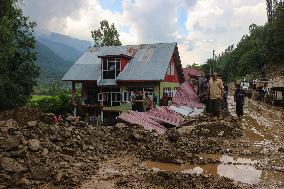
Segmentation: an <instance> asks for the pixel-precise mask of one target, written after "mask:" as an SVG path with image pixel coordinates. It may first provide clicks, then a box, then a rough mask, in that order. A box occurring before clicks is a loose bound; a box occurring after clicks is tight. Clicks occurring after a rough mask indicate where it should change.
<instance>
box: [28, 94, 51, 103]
mask: <svg viewBox="0 0 284 189" xmlns="http://www.w3.org/2000/svg"><path fill="white" fill-rule="evenodd" d="M49 97H51V96H50V95H33V96H32V99H31V101H33V102H35V101H38V100H41V99H43V98H49Z"/></svg>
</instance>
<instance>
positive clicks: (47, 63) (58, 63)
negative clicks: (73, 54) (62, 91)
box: [35, 41, 74, 82]
mask: <svg viewBox="0 0 284 189" xmlns="http://www.w3.org/2000/svg"><path fill="white" fill-rule="evenodd" d="M35 50H36V52H37V61H36V64H37V65H38V66H39V67H40V73H41V75H40V77H39V79H40V81H41V82H46V81H47V82H48V81H50V80H60V79H61V78H62V76H63V75H64V74H65V73H66V72H67V71H68V69H69V68H70V67H71V66H72V64H73V63H74V62H72V61H67V60H64V59H62V58H61V57H59V56H58V55H57V54H55V53H54V52H53V51H52V50H50V49H49V48H48V47H46V46H45V45H43V44H41V43H40V42H38V41H37V42H36V48H35Z"/></svg>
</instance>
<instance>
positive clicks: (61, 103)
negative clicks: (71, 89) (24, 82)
mask: <svg viewBox="0 0 284 189" xmlns="http://www.w3.org/2000/svg"><path fill="white" fill-rule="evenodd" d="M30 105H31V106H33V107H37V108H39V109H40V110H41V111H43V112H45V113H54V114H66V113H71V112H72V100H71V96H69V95H66V94H60V95H58V96H53V97H45V98H42V99H40V100H38V101H32V102H31V104H30Z"/></svg>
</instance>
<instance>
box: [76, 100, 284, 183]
mask: <svg viewBox="0 0 284 189" xmlns="http://www.w3.org/2000/svg"><path fill="white" fill-rule="evenodd" d="M234 109H235V106H234V102H233V98H232V97H230V98H229V112H230V114H231V115H233V116H235V110H234ZM283 116H284V110H283V109H281V108H279V107H272V106H269V105H266V104H262V103H259V102H255V101H253V100H250V99H247V100H246V105H245V116H244V117H243V119H242V120H240V121H238V122H239V124H240V125H241V129H242V136H240V137H239V136H238V137H235V138H234V137H233V138H231V137H229V138H226V137H225V138H222V137H221V135H222V134H224V133H226V132H228V131H225V132H224V133H222V131H221V132H220V131H219V130H218V129H215V131H216V133H217V134H218V135H219V136H218V137H219V138H218V139H216V138H215V139H214V140H216V141H217V143H218V144H220V148H221V150H215V153H214V150H212V152H213V153H212V152H210V150H208V149H207V150H206V149H205V150H204V149H203V150H200V151H198V150H197V151H196V153H193V154H192V155H194V156H196V157H197V158H198V159H199V160H200V161H196V162H190V163H188V162H187V163H183V162H182V161H181V162H180V163H179V164H177V163H166V162H161V161H153V160H145V159H139V158H135V157H132V156H129V155H125V156H123V157H119V158H114V159H112V160H109V161H106V162H102V163H101V164H100V171H99V173H98V174H96V175H94V177H93V178H92V179H91V180H90V181H88V182H85V183H84V184H83V185H82V186H81V188H116V187H117V185H116V183H120V182H121V179H122V180H123V179H124V180H123V183H124V184H125V185H121V186H119V188H128V187H130V188H140V187H141V188H148V187H149V188H151V187H153V188H171V187H174V188H186V187H189V186H190V187H193V188H199V187H200V188H207V187H211V188H222V187H224V185H222V184H224V183H227V184H228V183H231V184H232V183H235V184H232V185H230V186H229V185H227V186H225V187H229V188H234V187H236V188H238V187H239V188H284V145H283V142H284V140H283V139H284V117H283ZM222 121H223V120H221V122H222ZM204 122H205V125H206V124H207V122H206V120H205V121H204ZM209 122H210V121H209ZM203 124H204V123H203ZM195 129H196V125H194V124H189V125H188V126H184V127H182V128H180V129H178V130H177V131H178V132H180V134H181V135H192V137H195V136H194V135H196V134H200V133H196V132H194V130H195ZM206 129H207V128H206ZM201 132H203V131H202V130H201ZM202 134H204V133H201V135H202ZM214 136H216V135H214V134H213V137H214ZM199 137H200V135H199ZM211 137H212V136H210V135H208V138H209V139H211ZM208 138H207V139H208ZM204 140H206V139H204ZM214 140H213V141H214ZM209 148H210V147H209ZM150 173H151V174H153V175H152V180H153V181H155V180H156V179H157V178H156V176H155V175H159V174H166V175H167V174H168V175H167V176H166V178H168V177H169V178H171V177H172V174H176V175H175V176H176V177H178V178H179V177H181V179H180V180H171V179H169V180H168V182H172V185H170V184H169V183H168V184H165V183H167V179H164V180H160V182H161V184H159V185H157V184H156V185H155V184H152V185H151V184H150V185H149V180H147V179H144V178H140V177H141V174H146V175H147V174H150ZM139 175H140V176H139ZM182 175H183V176H184V175H187V176H188V175H190V176H188V177H187V178H182ZM144 177H145V175H144ZM147 178H148V177H147ZM198 178H199V180H198ZM208 178H212V179H213V178H214V179H213V180H207V179H208ZM148 179H149V178H148ZM183 179H185V180H183ZM219 179H225V180H219ZM226 179H229V180H226ZM189 180H193V181H195V182H196V183H195V185H186V184H185V185H181V184H180V183H178V182H183V183H186V182H187V181H189ZM175 182H176V183H175ZM213 182H216V183H218V184H217V185H216V184H214V183H213ZM135 183H136V184H135ZM162 183H163V184H162ZM187 184H188V183H187ZM206 184H208V185H206Z"/></svg>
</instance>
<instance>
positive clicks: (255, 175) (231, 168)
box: [145, 155, 284, 185]
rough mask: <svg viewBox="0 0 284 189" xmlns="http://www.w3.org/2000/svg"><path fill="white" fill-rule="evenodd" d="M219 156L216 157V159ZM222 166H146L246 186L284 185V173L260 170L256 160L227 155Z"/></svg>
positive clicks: (147, 164)
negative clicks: (256, 166) (224, 179)
mask: <svg viewBox="0 0 284 189" xmlns="http://www.w3.org/2000/svg"><path fill="white" fill-rule="evenodd" d="M217 157H218V156H217V155H216V158H217ZM219 160H220V162H221V163H220V164H205V165H197V164H181V165H177V164H171V163H160V162H151V161H149V162H146V163H145V164H146V166H147V167H148V168H151V169H153V170H156V171H171V172H182V173H187V174H194V173H195V174H203V175H213V176H224V177H227V178H230V179H233V180H235V181H239V182H242V183H245V184H278V185H279V184H280V185H281V184H283V181H284V173H283V172H276V171H267V170H258V169H256V168H255V167H254V166H253V165H254V164H256V163H257V161H256V160H251V159H247V158H233V157H230V156H227V155H224V156H221V157H220V158H219Z"/></svg>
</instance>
